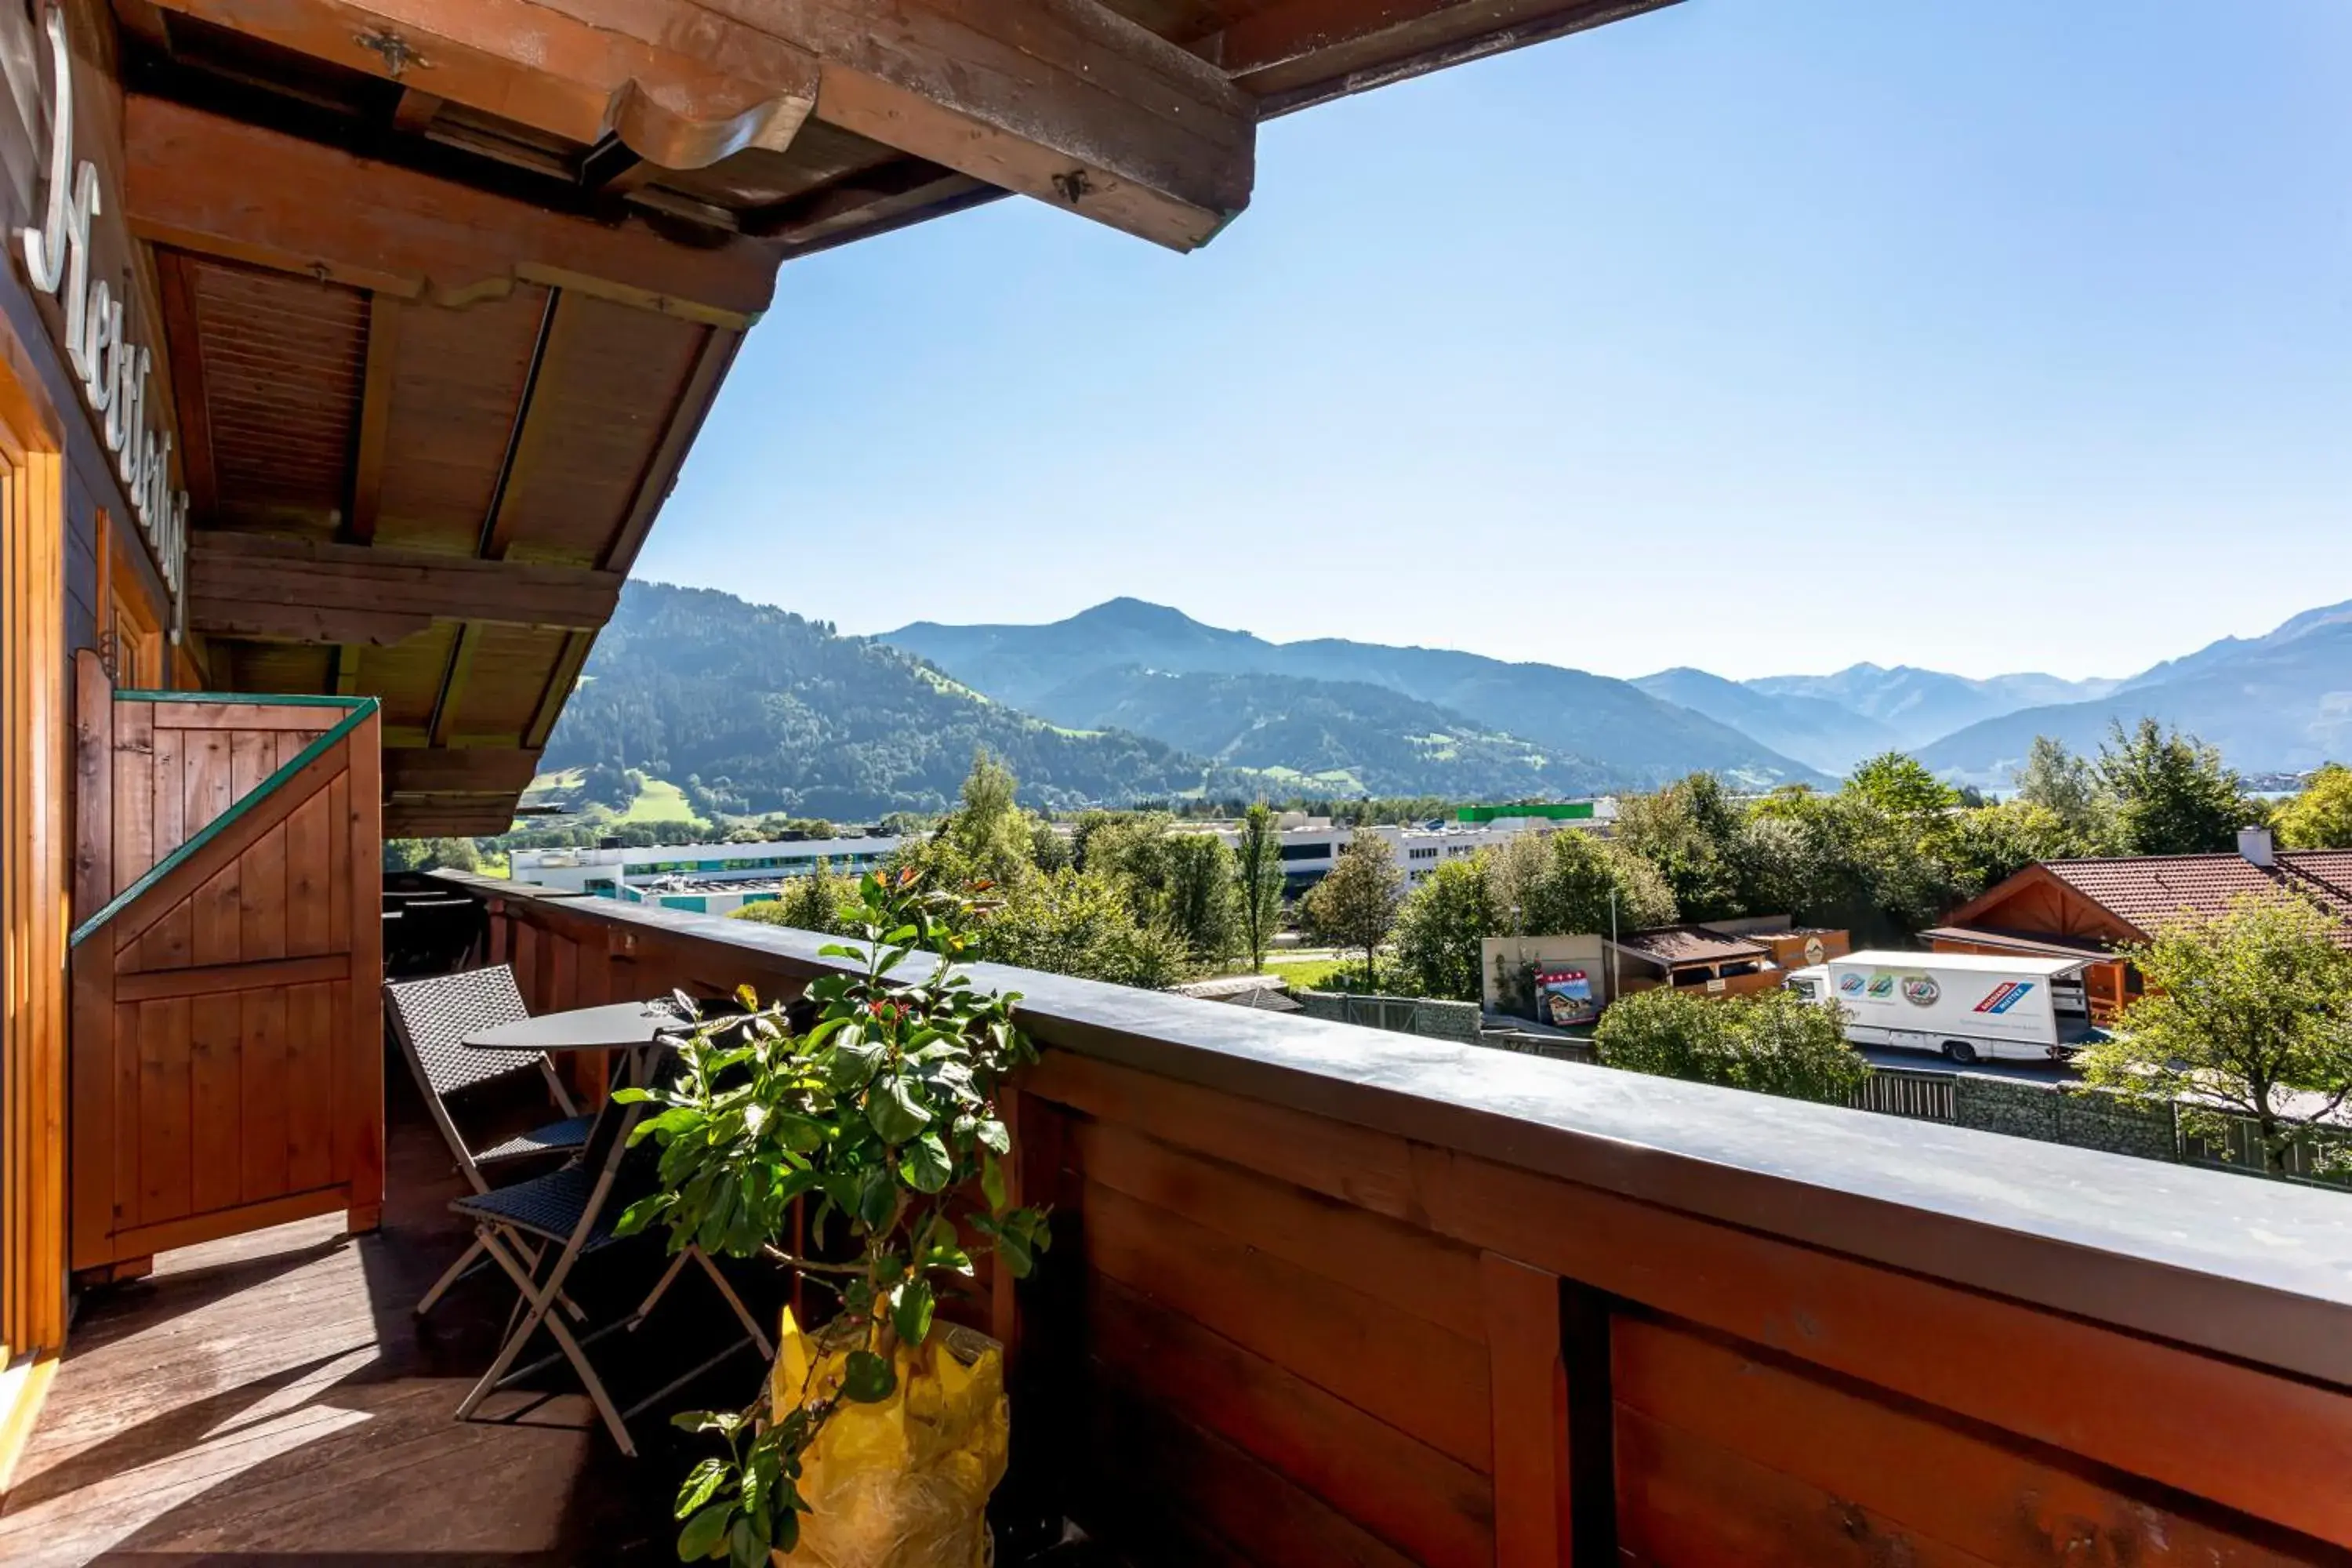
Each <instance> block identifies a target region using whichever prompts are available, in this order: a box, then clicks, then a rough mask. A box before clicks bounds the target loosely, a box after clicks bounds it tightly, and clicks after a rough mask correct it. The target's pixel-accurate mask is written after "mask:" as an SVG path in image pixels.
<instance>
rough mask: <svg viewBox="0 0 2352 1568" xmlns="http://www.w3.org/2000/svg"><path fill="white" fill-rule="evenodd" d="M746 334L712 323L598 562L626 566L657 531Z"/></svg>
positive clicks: (621, 569) (610, 567)
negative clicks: (618, 527)
mask: <svg viewBox="0 0 2352 1568" xmlns="http://www.w3.org/2000/svg"><path fill="white" fill-rule="evenodd" d="M742 342H743V334H742V333H740V332H730V331H726V330H725V329H723V328H719V327H713V328H711V329H710V330H709V332H708V334H707V335H705V337H704V338H703V340H702V347H701V348H700V349H699V350H698V351H697V352H696V353H695V358H694V366H693V368H692V369H691V370H689V371H688V373H687V377H686V383H685V384H684V385H683V386H681V387H679V388H678V394H677V403H676V404H674V405H672V406H671V408H670V411H669V420H668V423H667V426H665V428H664V433H663V436H662V439H661V445H660V446H658V447H655V448H654V455H653V457H652V458H651V459H650V460H648V461H647V462H646V470H645V472H644V473H643V474H641V475H639V476H638V479H637V494H636V499H635V500H634V501H632V502H631V503H630V505H629V515H628V516H627V517H626V518H625V519H624V520H622V523H621V531H620V532H619V533H618V534H616V535H614V540H613V543H612V546H611V548H609V549H607V550H606V551H605V552H604V559H603V560H602V561H600V562H598V563H597V564H598V565H599V566H601V567H603V568H604V570H605V571H607V572H623V573H625V572H626V571H628V569H629V567H630V565H631V563H634V562H635V560H636V558H637V552H638V551H639V550H641V549H643V548H644V547H645V542H646V535H647V534H648V533H651V532H652V531H653V526H654V519H655V518H656V517H657V516H659V515H660V513H661V508H662V503H663V502H664V501H666V500H668V499H669V492H670V489H671V487H672V486H674V485H676V484H677V471H678V469H679V468H680V467H681V466H683V465H684V463H685V462H686V454H687V450H688V447H692V446H693V445H694V438H695V437H696V436H697V435H698V434H700V432H701V430H702V421H703V419H704V418H705V417H706V416H708V415H709V412H710V405H711V404H712V403H713V402H715V401H717V399H718V396H719V384H721V383H723V382H724V381H725V380H726V379H727V369H728V367H729V366H730V365H731V364H733V363H735V351H736V350H737V349H738V348H740V347H741V346H742Z"/></svg>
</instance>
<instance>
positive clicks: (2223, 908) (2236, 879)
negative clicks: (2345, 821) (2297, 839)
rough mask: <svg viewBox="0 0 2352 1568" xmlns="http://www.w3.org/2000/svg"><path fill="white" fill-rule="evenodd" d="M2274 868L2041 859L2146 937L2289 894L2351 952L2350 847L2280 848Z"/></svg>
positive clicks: (2166, 858) (2182, 858) (2189, 859)
mask: <svg viewBox="0 0 2352 1568" xmlns="http://www.w3.org/2000/svg"><path fill="white" fill-rule="evenodd" d="M2277 861H2278V863H2277V864H2276V865H2274V866H2270V867H2263V866H2257V865H2255V864H2254V863H2253V862H2252V861H2251V860H2248V859H2247V858H2245V857H2244V856H2242V855H2140V856H2134V857H2131V858H2126V859H2113V860H2045V861H2043V862H2042V866H2043V868H2044V869H2046V870H2048V871H2049V872H2050V873H2051V874H2052V875H2053V876H2054V877H2056V878H2058V879H2060V880H2062V881H2063V882H2064V883H2065V884H2066V885H2067V886H2068V887H2070V888H2072V889H2074V890H2075V891H2076V892H2078V893H2080V894H2082V895H2083V897H2084V898H2086V899H2088V900H2091V901H2092V902H2093V903H2095V904H2096V905H2098V906H2099V907H2100V908H2101V909H2103V910H2107V911H2108V912H2109V913H2111V914H2113V915H2116V917H2118V918H2120V919H2122V920H2124V921H2129V922H2130V923H2131V924H2132V925H2135V926H2137V927H2138V928H2139V929H2140V930H2141V931H2147V932H2150V933H2151V934H2152V933H2153V932H2154V931H2156V929H2157V927H2158V926H2160V925H2164V924H2166V923H2167V922H2168V921H2174V920H2178V919H2179V917H2180V916H2181V915H2183V914H2189V915H2192V916H2199V917H2205V918H2210V917H2211V916H2214V915H2220V914H2226V913H2228V912H2229V908H2230V902H2231V900H2233V899H2236V898H2239V897H2241V896H2242V895H2244V894H2247V893H2273V894H2274V893H2278V892H2281V891H2293V892H2295V893H2298V894H2300V895H2302V896H2303V897H2304V898H2305V899H2308V900H2310V901H2312V902H2313V903H2315V904H2317V905H2318V906H2319V907H2320V908H2321V909H2323V910H2326V911H2327V912H2328V913H2329V914H2331V915H2333V916H2335V917H2336V921H2337V924H2338V931H2337V937H2336V940H2337V941H2338V942H2340V943H2342V944H2343V945H2344V946H2347V947H2352V849H2289V850H2283V851H2281V852H2280V854H2279V855H2278V857H2277Z"/></svg>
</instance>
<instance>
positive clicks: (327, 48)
mask: <svg viewBox="0 0 2352 1568" xmlns="http://www.w3.org/2000/svg"><path fill="white" fill-rule="evenodd" d="M164 3H165V4H167V5H170V6H171V7H172V8H173V9H174V10H177V11H181V12H184V13H185V14H188V15H191V16H203V17H204V18H205V20H207V21H210V22H214V23H215V24H216V25H218V26H226V27H231V28H235V29H236V30H237V31H240V32H243V33H246V34H248V35H249V36H253V37H264V38H268V39H269V40H270V41H271V42H273V43H277V44H278V45H280V46H282V47H289V48H294V49H299V50H301V51H302V52H304V53H307V54H311V55H315V56H318V57H320V58H326V59H331V60H336V61H339V62H341V63H342V64H344V65H347V66H352V67H354V68H360V69H364V70H368V71H371V72H373V73H374V74H377V75H380V76H384V77H387V78H389V79H394V80H397V81H398V82H399V83H400V84H401V86H402V87H403V88H404V89H408V90H411V91H415V92H423V93H427V94H431V95H434V96H436V97H439V98H444V99H446V100H449V101H452V102H458V103H467V104H473V105H475V106H477V107H478V108H480V109H483V110H488V111H490V112H494V113H497V114H499V115H500V116H502V117H504V118H507V119H510V120H517V121H521V122H523V123H525V124H528V125H531V126H534V127H537V128H539V129H541V130H544V131H550V132H555V133H556V134H559V135H562V136H563V137H566V138H567V139H569V140H571V141H572V142H577V143H579V144H580V145H582V146H594V145H596V144H598V143H599V142H602V141H603V140H604V136H605V134H606V132H611V133H612V134H613V135H614V136H615V137H616V138H617V139H618V141H619V142H621V143H622V144H624V145H625V146H626V147H627V148H628V150H629V151H631V152H633V153H635V154H636V155H637V156H639V157H640V158H643V159H645V160H646V161H648V162H650V163H655V164H658V165H660V166H663V167H667V168H675V169H692V168H703V167H707V166H709V165H710V164H711V163H715V162H717V161H718V160H719V159H721V158H723V157H725V156H726V155H727V154H728V153H732V152H734V151H737V150H740V149H741V148H746V147H754V146H757V147H771V148H780V147H782V146H785V145H787V144H789V142H790V141H791V140H792V133H793V132H797V131H798V129H799V126H800V124H801V121H802V119H803V117H805V116H806V115H807V114H808V113H809V112H810V106H811V105H812V104H814V112H815V113H816V114H817V115H818V116H819V117H820V118H822V119H823V120H824V121H827V122H828V123H830V124H832V125H834V126H836V127H838V128H840V129H842V130H845V131H849V132H856V134H858V135H861V136H865V137H867V138H869V139H871V140H873V141H876V142H881V143H882V144H883V145H885V146H888V147H893V148H896V149H898V150H899V151H901V152H904V153H910V154H912V155H914V156H916V157H919V158H923V159H927V160H929V161H930V162H932V163H938V164H940V165H943V166H944V167H947V168H950V169H953V170H955V171H957V172H958V173H960V174H964V175H966V176H968V177H970V178H971V179H975V180H979V181H982V182H984V183H986V184H990V185H992V186H997V187H1000V188H1003V189H1004V190H1009V191H1018V192H1022V193H1024V194H1026V195H1032V196H1035V197H1037V198H1039V199H1040V200H1043V201H1047V202H1051V203H1053V204H1055V205H1058V206H1065V207H1067V208H1069V209H1071V210H1072V211H1075V212H1077V213H1079V214H1081V215H1083V216H1087V217H1092V218H1094V219H1097V221H1099V222H1102V223H1106V224H1109V225H1111V226H1114V227H1117V228H1122V229H1125V230H1127V231H1129V232H1130V233H1133V234H1138V235H1141V236H1143V237H1146V238H1149V239H1152V240H1155V241H1158V242H1159V243H1160V244H1163V245H1168V246H1171V247H1177V248H1181V249H1189V248H1191V247H1194V246H1197V245H1201V244H1202V243H1205V242H1206V241H1207V240H1208V239H1209V238H1210V237H1213V235H1215V234H1216V233H1217V231H1218V230H1219V229H1221V228H1222V227H1223V226H1224V225H1225V224H1226V223H1228V222H1230V221H1231V220H1232V218H1233V217H1234V215H1236V214H1237V213H1239V212H1240V211H1241V210H1242V208H1243V207H1244V206H1245V205H1248V202H1249V196H1250V188H1251V184H1252V180H1253V176H1254V170H1255V147H1256V117H1257V111H1256V107H1255V104H1254V103H1253V102H1252V101H1251V100H1250V99H1249V97H1248V96H1247V95H1246V94H1244V93H1242V92H1240V91H1239V90H1237V89H1234V86H1233V85H1232V84H1231V83H1230V82H1228V81H1227V80H1226V79H1225V77H1224V74H1223V72H1222V71H1220V70H1218V69H1217V68H1215V67H1213V66H1212V65H1210V64H1208V63H1207V62H1205V61H1203V60H1202V59H1201V58H1199V57H1198V56H1196V55H1193V54H1192V53H1190V52H1188V51H1187V50H1185V49H1182V48H1181V47H1177V46H1176V45H1174V44H1171V43H1170V42H1168V41H1167V40H1166V39H1164V38H1161V37H1158V36H1157V35H1155V34H1153V33H1151V32H1150V31H1149V30H1148V29H1146V28H1144V27H1142V26H1139V25H1137V24H1135V23H1133V22H1130V21H1129V20H1127V19H1126V18H1125V17H1123V16H1119V15H1118V14H1117V13H1115V12H1113V11H1112V10H1110V9H1109V8H1108V7H1107V6H1105V5H1100V4H1098V3H1097V0H1021V3H1020V4H1017V5H1013V4H1006V3H1005V0H636V3H634V4H629V5H614V4H613V3H612V0H164Z"/></svg>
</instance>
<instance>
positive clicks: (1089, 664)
mask: <svg viewBox="0 0 2352 1568" xmlns="http://www.w3.org/2000/svg"><path fill="white" fill-rule="evenodd" d="M881 640H882V641H884V642H887V643H890V644H893V645H895V646H897V647H902V648H905V649H906V650H907V651H908V652H909V653H913V654H917V655H919V656H920V657H921V658H925V659H927V660H929V662H930V663H932V664H934V665H936V666H938V667H939V668H940V669H942V670H945V671H947V672H949V673H950V674H951V675H952V676H953V677H954V678H955V679H957V680H960V681H961V682H963V683H964V684H965V685H967V686H970V687H971V688H972V689H974V690H976V691H983V692H986V693H987V694H988V695H989V696H991V697H993V698H996V699H997V700H999V701H1003V702H1006V703H1010V704H1011V705H1013V707H1016V708H1024V709H1029V710H1034V711H1035V712H1038V713H1040V714H1042V715H1044V716H1045V717H1046V718H1049V719H1054V720H1055V721H1056V722H1063V723H1073V722H1084V721H1088V720H1089V719H1091V718H1093V717H1097V716H1098V712H1099V710H1097V709H1092V708H1088V707H1086V706H1084V705H1083V703H1082V704H1081V706H1079V707H1075V708H1072V709H1069V710H1066V711H1065V712H1063V713H1057V712H1056V711H1055V706H1056V704H1057V702H1059V701H1060V700H1062V699H1063V698H1064V697H1065V696H1066V695H1068V694H1070V688H1071V686H1072V684H1073V683H1074V682H1078V681H1082V680H1087V679H1099V678H1102V677H1104V676H1106V675H1108V674H1111V673H1114V672H1125V674H1126V676H1127V678H1128V679H1129V689H1130V690H1133V689H1135V688H1134V687H1133V685H1132V678H1133V677H1134V676H1135V675H1138V674H1160V675H1173V676H1202V675H1220V676H1225V677H1228V678H1230V679H1229V680H1228V681H1227V683H1226V684H1224V685H1223V686H1222V687H1220V688H1218V691H1219V694H1220V700H1223V701H1225V702H1228V703H1232V702H1238V701H1243V700H1246V701H1248V702H1249V703H1251V704H1253V705H1254V706H1255V708H1256V709H1257V710H1260V711H1274V710H1281V709H1282V706H1283V704H1284V702H1285V701H1286V700H1288V699H1289V697H1291V696H1292V695H1295V694H1296V693H1297V692H1298V691H1299V690H1301V689H1302V688H1300V687H1298V686H1297V685H1296V684H1295V683H1296V682H1298V681H1302V680H1303V681H1308V682H1314V683H1318V684H1322V685H1333V684H1357V685H1362V686H1370V687H1376V688H1381V689H1385V690H1387V691H1390V692H1392V693H1394V694H1396V695H1398V696H1400V697H1402V698H1406V699H1410V700H1412V701H1413V702H1416V703H1421V704H1425V705H1427V706H1428V707H1430V708H1434V709H1437V710H1442V713H1439V714H1430V715H1427V718H1428V720H1429V721H1432V722H1433V730H1432V731H1430V732H1435V731H1436V730H1437V729H1442V728H1444V727H1447V726H1466V727H1468V728H1470V729H1472V730H1475V731H1481V732H1485V733H1488V734H1499V735H1503V736H1512V737H1517V739H1518V740H1519V741H1520V742H1525V743H1526V744H1527V745H1528V747H1531V748H1533V749H1534V750H1536V751H1538V752H1541V753H1542V754H1543V755H1544V756H1545V757H1546V759H1547V761H1548V763H1556V764H1557V765H1558V770H1559V771H1558V773H1557V774H1556V775H1555V782H1553V783H1552V784H1551V785H1550V788H1551V790H1552V791H1553V792H1554V793H1576V792H1581V791H1589V790H1606V789H1624V788H1639V787H1643V786H1647V785H1651V784H1661V783H1664V782H1665V781H1666V780H1668V779H1672V778H1676V777H1679V776H1680V775H1682V774H1683V773H1688V772H1690V771H1691V770H1693V769H1694V768H1705V769H1708V770H1710V771H1712V772H1715V773H1721V774H1723V775H1724V776H1725V777H1726V778H1727V779H1729V780H1731V781H1733V782H1734V783H1736V784H1739V785H1741V786H1743V787H1747V788H1759V789H1760V788H1769V787H1771V786H1772V785H1775V784H1791V783H1813V784H1817V783H1823V782H1826V780H1825V778H1824V775H1823V774H1822V773H1821V771H1820V770H1818V769H1816V768H1813V767H1811V766H1809V765H1808V764H1806V763H1801V762H1799V761H1798V760H1796V759H1795V758H1793V757H1790V756H1786V755H1783V754H1782V753H1780V752H1777V751H1775V750H1774V749H1773V748H1771V747H1770V746H1768V745H1764V744H1760V743H1759V742H1757V741H1756V740H1755V739H1754V738H1753V737H1751V736H1749V735H1747V734H1744V733H1742V732H1741V731H1738V729H1735V728H1734V727H1733V726H1731V725H1729V724H1727V723H1725V722H1723V721H1720V720H1717V719H1714V718H1710V717H1708V716H1707V715H1706V714H1705V713H1701V712H1696V711H1694V710H1691V709H1689V708H1685V707H1683V706H1681V705H1679V704H1677V703H1675V702H1673V701H1669V700H1665V699H1664V698H1660V697H1656V696H1654V695H1652V694H1651V693H1649V692H1647V691H1644V690H1643V689H1641V688H1640V687H1638V686H1636V685H1634V684H1633V682H1631V681H1625V680H1615V679H1610V678H1609V677H1607V676H1601V675H1590V674H1587V673H1586V672H1585V671H1583V670H1580V669H1564V668H1560V667H1559V666H1557V665H1549V664H1509V663H1506V662H1504V661H1503V660H1501V659H1496V658H1484V657H1482V656H1481V655H1478V654H1473V653H1457V652H1454V651H1453V650H1452V649H1447V648H1425V647H1391V646H1388V645H1386V644H1381V643H1362V642H1349V641H1345V640H1341V639H1338V638H1319V639H1317V640H1314V641H1309V642H1294V643H1275V642H1268V641H1266V640H1265V638H1263V637H1254V636H1252V635H1251V634H1250V633H1248V632H1237V631H1226V630H1223V629H1222V628H1219V627H1216V626H1203V625H1202V623H1200V622H1199V621H1196V620H1194V619H1192V617H1191V616H1187V615H1185V614H1183V613H1182V612H1181V611H1179V610H1172V609H1170V608H1168V607H1167V606H1166V605H1150V604H1146V603H1144V602H1143V601H1142V600H1140V599H1113V600H1110V601H1109V602H1108V603H1107V604H1101V605H1096V606H1095V607H1094V608H1092V609H1090V610H1083V611H1080V612H1079V613H1078V614H1077V615H1075V616H1071V617H1069V618H1068V619H1067V620H1063V621H1055V622H1053V623H1051V624H1049V625H1045V626H942V625H940V624H939V623H937V622H933V621H918V622H916V623H915V624H914V625H912V626H901V627H900V628H899V629H898V630H897V631H895V632H885V633H884V634H883V635H882V638H881ZM1286 681H1287V682H1292V683H1294V684H1289V685H1285V684H1283V682H1286ZM1179 689H1180V690H1181V688H1179ZM1146 690H1150V689H1149V688H1146ZM1170 705H1171V703H1170V701H1169V700H1168V698H1167V697H1166V696H1163V697H1162V699H1161V700H1158V701H1155V702H1153V703H1151V704H1150V706H1152V707H1153V708H1155V709H1159V710H1166V709H1167V708H1168V707H1169V706H1170ZM1416 722H1419V721H1416ZM1145 732H1146V733H1157V732H1158V731H1150V730H1147V731H1145ZM1366 784H1367V786H1368V787H1372V788H1375V789H1377V788H1378V787H1379V786H1375V785H1372V784H1370V780H1367V781H1366ZM1440 793H1467V792H1461V791H1455V792H1440Z"/></svg>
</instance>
